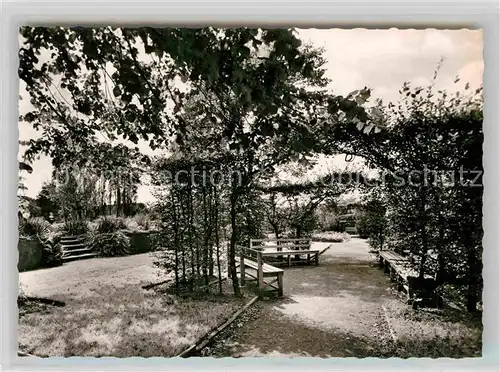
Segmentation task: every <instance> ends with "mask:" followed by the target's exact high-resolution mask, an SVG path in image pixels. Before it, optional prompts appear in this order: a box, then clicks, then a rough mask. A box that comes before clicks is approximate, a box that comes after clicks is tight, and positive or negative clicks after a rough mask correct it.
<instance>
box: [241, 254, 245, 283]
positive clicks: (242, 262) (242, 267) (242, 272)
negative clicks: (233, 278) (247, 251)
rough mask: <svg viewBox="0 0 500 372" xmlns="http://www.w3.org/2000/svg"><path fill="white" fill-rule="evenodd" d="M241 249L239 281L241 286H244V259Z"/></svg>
mask: <svg viewBox="0 0 500 372" xmlns="http://www.w3.org/2000/svg"><path fill="white" fill-rule="evenodd" d="M243 253H244V252H243V249H241V252H240V279H241V286H242V287H244V286H245V257H244V256H243Z"/></svg>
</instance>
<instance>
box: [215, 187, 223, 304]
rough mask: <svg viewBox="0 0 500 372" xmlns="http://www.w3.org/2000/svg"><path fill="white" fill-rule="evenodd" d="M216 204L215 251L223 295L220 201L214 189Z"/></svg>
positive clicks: (220, 291)
mask: <svg viewBox="0 0 500 372" xmlns="http://www.w3.org/2000/svg"><path fill="white" fill-rule="evenodd" d="M215 187H217V186H215ZM214 202H215V249H216V254H217V276H218V278H219V294H222V270H221V267H220V240H219V200H218V195H217V189H216V188H215V189H214Z"/></svg>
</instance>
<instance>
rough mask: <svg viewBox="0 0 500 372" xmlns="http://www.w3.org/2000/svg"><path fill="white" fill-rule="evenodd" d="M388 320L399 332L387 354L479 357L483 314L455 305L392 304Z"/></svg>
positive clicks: (401, 356)
mask: <svg viewBox="0 0 500 372" xmlns="http://www.w3.org/2000/svg"><path fill="white" fill-rule="evenodd" d="M389 314H390V315H389V321H390V323H391V326H392V327H393V329H394V332H395V333H396V335H397V340H396V343H395V344H393V345H391V346H390V347H389V349H388V350H386V351H385V352H384V354H386V355H388V356H393V357H399V358H411V357H417V358H418V357H429V358H443V357H446V358H463V357H480V356H481V347H482V331H483V326H482V323H481V314H480V313H479V314H475V315H471V314H468V313H464V312H461V311H456V310H453V309H445V310H438V309H421V310H417V311H415V310H412V309H410V308H408V307H401V306H397V307H396V306H393V307H392V308H389Z"/></svg>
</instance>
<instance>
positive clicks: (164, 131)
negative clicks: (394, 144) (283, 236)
mask: <svg viewBox="0 0 500 372" xmlns="http://www.w3.org/2000/svg"><path fill="white" fill-rule="evenodd" d="M21 34H22V36H23V38H24V42H23V45H22V46H21V48H20V69H19V75H20V78H21V80H23V81H24V83H25V84H26V85H27V88H28V89H27V91H28V92H29V94H30V96H31V98H32V104H33V106H34V110H33V111H31V112H28V113H26V114H25V115H23V116H22V117H21V120H25V121H27V122H30V123H32V125H33V126H34V127H35V128H39V129H40V130H41V131H42V136H41V137H40V138H39V139H37V140H34V141H32V142H30V146H29V148H28V150H27V152H26V157H27V159H31V158H32V157H33V156H34V155H35V154H38V153H40V152H43V153H46V154H48V155H50V156H51V157H52V159H53V164H54V165H55V166H56V167H57V166H59V165H61V164H64V163H65V162H68V161H71V162H74V163H76V164H78V165H80V166H82V165H86V166H89V167H92V168H99V166H100V161H101V160H102V148H101V147H100V146H98V145H97V142H98V141H97V134H98V133H104V135H105V136H107V137H108V138H110V139H111V140H114V139H117V138H119V137H120V138H123V139H125V140H127V141H131V142H132V143H138V141H139V140H140V139H142V140H144V141H147V142H148V143H149V146H150V147H151V148H152V149H157V148H163V149H167V150H171V149H172V147H175V146H178V147H180V148H181V149H182V150H183V151H184V153H185V154H186V155H187V156H189V155H190V154H194V153H197V154H199V155H200V156H199V157H200V158H201V159H204V158H207V157H211V158H216V159H217V160H219V161H222V164H223V166H224V167H225V169H229V170H238V171H239V174H238V175H233V179H232V182H231V186H230V188H229V192H228V198H229V209H230V221H231V230H232V232H231V237H230V244H229V268H230V276H231V279H232V281H233V288H234V292H235V294H239V286H238V280H237V277H236V268H235V247H236V243H237V241H238V239H241V237H242V236H243V235H242V234H241V232H240V231H239V226H238V216H239V215H240V214H241V213H242V212H243V211H245V210H246V207H247V206H248V203H250V202H251V200H250V199H249V198H248V196H249V195H251V193H252V188H253V185H254V184H255V182H256V180H258V179H259V178H261V177H265V176H264V175H262V170H263V169H264V170H265V171H266V172H271V173H272V172H273V168H274V167H275V166H277V165H279V164H282V163H284V162H288V161H289V158H290V157H293V158H295V160H300V159H302V157H303V156H304V154H307V153H310V152H313V151H317V149H316V146H315V138H316V136H317V135H318V133H321V132H322V131H323V129H324V127H325V126H329V125H331V124H332V122H333V121H335V120H337V119H338V117H339V115H338V114H339V112H340V111H342V113H343V114H344V115H347V116H349V117H351V118H357V119H358V121H360V122H364V121H366V120H367V119H368V116H367V114H366V113H365V112H364V109H363V108H362V106H361V104H362V103H363V102H364V100H366V97H367V95H369V91H367V90H363V91H361V92H357V93H356V94H353V95H351V96H349V97H346V98H344V97H341V96H330V95H329V94H327V92H326V91H325V90H324V88H325V86H326V84H327V83H328V80H327V79H326V78H325V76H324V72H325V71H324V63H325V60H324V59H323V58H322V51H321V50H319V49H316V48H314V47H311V46H309V45H302V42H301V41H300V40H299V39H298V38H297V36H296V35H295V33H294V30H292V29H250V28H237V29H217V28H212V27H205V28H193V29H178V28H164V29H155V28H148V27H142V28H134V29H131V28H113V27H105V28H96V29H85V28H45V27H23V28H22V30H21ZM42 54H43V56H44V58H43V59H42V60H40V58H39V56H41V55H42ZM49 55H50V57H48V56H49ZM179 80H180V81H181V82H182V83H183V84H184V86H179V83H178V81H179ZM56 82H57V83H58V84H56ZM176 82H177V84H176ZM58 85H59V86H60V88H59V87H58ZM61 90H64V92H61ZM89 92H91V93H92V94H88V93H89ZM61 97H63V98H61ZM193 101H196V104H197V105H198V106H199V107H200V108H201V110H200V112H199V113H198V114H194V115H193V113H191V117H189V116H187V115H186V110H185V109H186V108H188V105H189V104H190V103H192V102H193ZM200 120H203V121H204V122H205V124H204V128H205V131H204V132H202V133H199V132H197V128H196V127H195V126H193V125H192V123H193V122H195V121H198V122H199V121H200ZM54 123H57V125H54ZM211 127H212V128H211ZM193 139H199V141H198V143H197V144H196V145H195V144H194V142H193ZM212 141H214V142H212ZM212 151H215V152H213V153H214V154H215V156H210V155H209V154H210V153H211V152H212ZM140 160H141V161H143V162H144V163H145V164H146V165H147V161H148V159H147V157H146V158H141V159H140ZM89 163H90V165H89ZM212 163H215V162H212ZM120 198H121V194H120ZM187 233H188V232H187Z"/></svg>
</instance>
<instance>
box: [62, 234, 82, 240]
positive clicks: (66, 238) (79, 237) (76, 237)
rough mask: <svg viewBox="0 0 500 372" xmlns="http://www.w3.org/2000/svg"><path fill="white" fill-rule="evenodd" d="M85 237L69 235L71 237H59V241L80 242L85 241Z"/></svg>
mask: <svg viewBox="0 0 500 372" xmlns="http://www.w3.org/2000/svg"><path fill="white" fill-rule="evenodd" d="M85 238H86V235H71V236H61V241H64V242H67V241H80V240H85Z"/></svg>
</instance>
